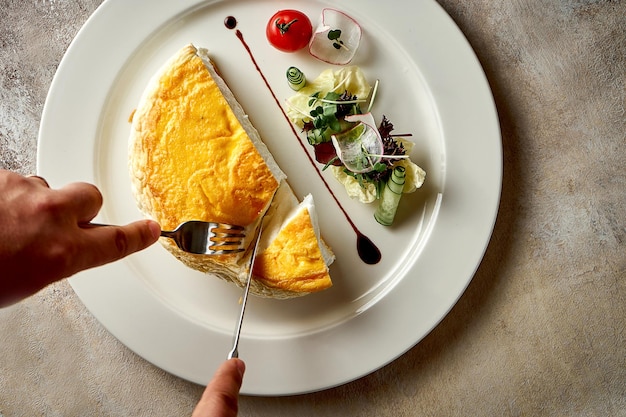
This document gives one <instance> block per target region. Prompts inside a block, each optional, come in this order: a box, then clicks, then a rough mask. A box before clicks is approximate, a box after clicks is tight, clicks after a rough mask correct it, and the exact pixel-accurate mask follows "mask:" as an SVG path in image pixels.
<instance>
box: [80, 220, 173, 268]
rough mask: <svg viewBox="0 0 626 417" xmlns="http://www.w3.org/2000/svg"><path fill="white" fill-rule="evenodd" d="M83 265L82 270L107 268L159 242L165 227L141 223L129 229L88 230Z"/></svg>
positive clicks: (131, 224) (130, 225) (126, 227)
mask: <svg viewBox="0 0 626 417" xmlns="http://www.w3.org/2000/svg"><path fill="white" fill-rule="evenodd" d="M83 230H84V238H85V242H84V248H86V249H85V250H84V252H83V254H82V256H81V260H83V264H82V265H78V266H77V268H78V270H82V269H87V268H91V267H95V266H100V265H104V264H107V263H110V262H114V261H117V260H119V259H122V258H124V257H126V256H128V255H130V254H132V253H135V252H138V251H140V250H142V249H145V248H147V247H148V246H150V245H152V244H153V243H155V242H156V241H157V240H158V238H159V235H160V232H161V228H160V226H159V224H158V223H157V222H154V221H152V220H141V221H137V222H134V223H130V224H128V225H126V226H103V227H88V228H84V229H83Z"/></svg>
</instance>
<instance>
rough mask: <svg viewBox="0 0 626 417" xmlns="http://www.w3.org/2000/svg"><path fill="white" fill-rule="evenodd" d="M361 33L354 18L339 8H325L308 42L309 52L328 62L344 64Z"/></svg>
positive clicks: (357, 45)
mask: <svg viewBox="0 0 626 417" xmlns="http://www.w3.org/2000/svg"><path fill="white" fill-rule="evenodd" d="M361 34H362V31H361V26H359V24H358V23H357V22H356V20H354V19H353V18H351V17H350V16H348V15H347V14H345V13H343V12H340V11H339V10H335V9H329V8H325V9H323V10H322V17H321V22H320V24H319V26H318V27H317V29H315V32H314V33H313V36H312V37H311V41H310V42H309V52H310V53H311V55H313V56H314V57H315V58H317V59H319V60H321V61H324V62H327V63H329V64H334V65H346V64H348V63H350V61H352V58H353V57H354V54H355V53H356V50H357V49H358V47H359V43H360V42H361Z"/></svg>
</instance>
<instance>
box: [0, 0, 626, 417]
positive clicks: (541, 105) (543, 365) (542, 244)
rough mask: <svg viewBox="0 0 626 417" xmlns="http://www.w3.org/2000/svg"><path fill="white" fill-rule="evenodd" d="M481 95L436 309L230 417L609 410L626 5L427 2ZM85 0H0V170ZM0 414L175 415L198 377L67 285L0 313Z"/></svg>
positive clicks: (625, 268) (29, 160)
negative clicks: (480, 138) (332, 369)
mask: <svg viewBox="0 0 626 417" xmlns="http://www.w3.org/2000/svg"><path fill="white" fill-rule="evenodd" d="M438 2H439V3H440V4H441V6H442V7H443V8H444V9H445V10H446V11H447V12H448V13H449V14H450V15H451V17H452V18H453V19H454V21H455V22H456V23H457V25H458V26H459V27H460V29H461V30H462V31H463V33H464V34H465V35H466V37H467V38H468V40H469V42H470V43H471V45H472V47H473V48H474V50H475V52H476V54H477V56H478V58H479V60H480V62H481V64H482V65H483V67H484V70H485V73H486V75H487V78H488V81H489V83H490V85H491V88H492V90H493V94H494V97H495V102H496V105H497V109H498V113H499V117H500V123H501V129H502V142H503V151H504V182H503V190H502V198H501V206H500V210H499V216H498V220H497V223H496V225H495V230H494V234H493V237H492V240H491V243H490V244H489V247H488V249H487V252H486V254H485V257H484V260H483V261H482V263H481V265H480V267H479V269H478V271H477V273H476V275H475V277H474V279H473V280H472V282H471V284H470V285H469V287H468V288H467V290H466V292H465V293H464V295H463V296H462V297H461V299H460V300H459V302H458V303H457V304H456V305H455V307H454V308H453V309H452V311H451V312H450V313H449V314H448V315H447V316H446V317H445V319H444V320H443V321H442V322H441V323H440V324H439V325H438V326H437V327H436V328H435V329H434V330H433V331H432V332H431V333H430V334H429V335H428V336H427V337H426V338H425V339H424V340H422V341H421V342H420V343H419V344H418V345H416V346H415V347H414V348H413V349H411V350H410V351H408V352H407V353H406V354H404V355H403V356H401V357H400V358H399V359H397V360H395V361H394V362H392V363H391V364H389V365H387V366H385V367H383V368H382V369H380V370H378V371H376V372H374V373H372V374H370V375H368V376H366V377H363V378H361V379H359V380H357V381H354V382H351V383H349V384H346V385H343V386H340V387H337V388H334V389H329V390H326V391H322V392H318V393H314V394H308V395H301V396H294V397H280V398H265V397H243V398H242V399H241V404H240V410H241V412H240V415H242V416H273V417H278V416H294V415H298V416H338V415H341V416H377V417H380V416H394V417H397V416H409V415H410V416H412V415H423V416H566V415H567V416H574V415H575V416H626V198H625V196H626V193H625V190H626V170H625V167H626V146H625V145H626V114H625V97H626V81H625V79H626V2H624V1H620V0H613V1H611V0H604V1H601V0H596V1H591V0H562V1H553V0H524V1H520V0H511V1H502V2H498V1H488V0H468V1H462V2H461V1H452V0H439V1H438ZM100 3H101V2H100V1H99V0H75V1H70V0H48V1H28V2H18V1H13V0H0V22H2V23H1V24H0V168H4V169H10V170H14V171H18V172H21V173H24V174H32V173H34V172H35V166H36V146H37V144H36V138H37V132H38V126H39V122H40V117H41V112H42V109H43V103H44V100H45V97H46V93H47V90H48V88H49V86H50V82H51V80H52V77H53V75H54V72H55V70H56V67H57V65H58V63H59V61H60V60H61V58H62V56H63V53H64V52H65V50H66V48H67V47H68V45H69V43H70V42H71V40H72V38H73V37H74V36H75V35H76V33H77V31H78V30H79V28H80V27H81V26H82V25H83V23H84V22H85V21H86V19H87V18H88V17H89V15H90V14H91V13H92V12H93V11H94V10H95V9H96V7H97V6H98V5H99V4H100ZM0 334H1V335H2V342H0V416H2V417H13V416H35V415H42V416H61V415H62V416H94V415H98V416H184V415H190V413H191V410H192V408H193V406H194V405H195V403H196V401H197V399H198V398H199V396H200V394H201V392H202V389H203V387H200V386H198V385H195V384H193V383H190V382H187V381H184V380H182V379H179V378H177V377H175V376H172V375H170V374H168V373H166V372H165V371H162V370H161V369H159V368H157V367H155V366H153V365H151V364H149V363H148V362H146V361H145V360H143V359H142V358H140V357H138V356H137V355H135V354H134V353H132V352H131V351H130V350H129V349H127V348H126V347H125V346H124V345H122V344H121V343H120V342H119V341H117V340H116V339H115V338H114V337H113V336H112V335H110V334H109V333H108V332H107V331H106V330H105V329H104V328H103V327H102V326H101V325H100V324H99V322H98V321H97V320H96V319H94V318H93V316H91V315H90V313H89V312H88V311H87V310H86V308H85V307H84V306H83V305H82V303H81V302H80V300H78V299H77V297H76V296H75V295H74V292H73V291H72V289H71V287H70V286H69V284H68V283H67V282H60V283H58V284H55V285H52V286H50V287H48V288H46V289H44V290H43V291H41V292H40V293H38V294H36V295H35V296H33V297H32V298H30V299H28V300H25V301H23V302H22V303H19V304H17V305H15V306H12V307H9V308H6V309H3V310H0Z"/></svg>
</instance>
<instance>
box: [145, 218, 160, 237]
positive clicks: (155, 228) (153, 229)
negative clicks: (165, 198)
mask: <svg viewBox="0 0 626 417" xmlns="http://www.w3.org/2000/svg"><path fill="white" fill-rule="evenodd" d="M148 226H149V227H150V233H151V234H152V238H153V239H154V240H157V239H158V238H159V236H161V226H160V225H159V224H158V223H157V222H155V221H153V220H148Z"/></svg>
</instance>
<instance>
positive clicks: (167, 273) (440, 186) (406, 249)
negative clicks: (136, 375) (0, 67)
mask: <svg viewBox="0 0 626 417" xmlns="http://www.w3.org/2000/svg"><path fill="white" fill-rule="evenodd" d="M331 3H332V7H335V8H339V9H341V10H343V11H345V12H347V13H348V14H349V15H351V16H352V17H354V18H355V19H356V20H357V21H358V22H360V23H361V24H362V27H363V30H364V36H363V39H362V43H361V47H360V49H359V51H358V53H357V56H356V58H355V60H354V61H353V64H355V65H359V66H360V67H361V68H362V69H363V70H364V72H365V73H366V74H367V75H368V77H369V78H370V79H371V80H372V81H373V80H374V79H376V78H379V79H380V80H381V85H380V90H379V92H380V94H379V95H378V98H377V101H376V105H375V108H374V113H375V116H377V117H378V118H380V117H381V115H382V114H383V113H384V114H385V115H387V116H388V117H389V118H390V120H391V121H392V122H393V123H394V125H395V127H396V129H395V132H397V133H405V132H411V133H412V134H413V140H414V141H415V142H416V147H415V149H414V151H413V155H412V156H413V160H414V161H416V163H418V164H419V165H421V166H422V167H423V168H424V169H425V170H426V171H427V173H428V177H427V180H426V184H425V186H424V187H423V188H422V189H421V190H419V191H418V192H416V193H414V194H411V195H407V196H406V197H405V198H403V200H402V203H401V207H400V210H399V213H398V216H397V222H396V224H395V225H394V226H393V227H390V228H385V227H382V226H380V225H378V223H376V222H375V221H374V219H373V217H372V210H373V209H372V208H371V207H369V206H365V205H362V204H359V203H357V202H354V201H351V200H350V199H349V198H348V197H347V196H346V195H345V193H344V192H343V190H342V189H341V188H340V186H338V184H337V183H336V182H335V181H334V180H333V179H332V178H330V177H329V173H324V174H323V175H324V177H325V178H327V180H328V182H329V184H330V185H331V187H332V188H333V190H334V191H335V193H336V194H337V195H338V196H339V199H340V200H341V204H342V205H343V206H344V207H345V209H346V210H347V211H348V213H349V214H350V216H351V217H352V219H353V220H354V222H355V223H356V225H357V227H358V228H359V229H360V230H361V231H362V232H363V233H364V234H366V235H367V236H369V237H370V238H371V239H372V240H373V241H374V242H375V243H376V244H377V245H378V247H379V248H380V249H381V251H382V261H381V262H380V263H378V264H376V265H366V264H365V263H363V262H362V261H360V260H359V258H358V256H357V253H356V246H355V242H356V235H355V233H354V232H353V231H352V229H351V227H350V226H349V224H348V222H347V221H346V219H345V218H344V217H343V215H342V214H341V212H340V210H339V208H338V206H337V204H335V202H334V201H333V200H332V199H331V197H330V196H329V193H328V192H327V191H326V190H325V189H324V186H323V184H322V182H321V180H320V178H319V177H318V176H317V174H316V173H315V170H316V169H318V168H317V167H316V168H314V167H313V166H312V165H311V164H309V162H307V159H306V157H305V155H304V154H303V152H302V150H301V148H300V147H299V145H298V144H297V142H296V140H295V138H294V135H293V133H292V132H291V130H290V127H289V125H288V124H287V122H286V120H285V119H284V118H283V116H282V115H281V114H280V111H279V109H278V107H277V105H276V103H275V102H274V101H273V99H272V97H271V95H270V93H269V92H268V90H267V89H266V87H265V85H264V83H263V80H262V79H261V77H260V76H259V74H258V73H257V71H256V69H255V68H254V65H253V64H252V62H251V60H250V58H249V56H248V53H247V52H246V50H245V49H244V47H243V45H242V44H241V42H240V41H239V39H238V38H237V37H236V35H235V31H233V30H229V29H227V28H226V27H225V26H224V23H223V22H224V19H225V18H226V17H227V16H229V15H232V16H234V17H236V18H237V20H238V22H239V23H238V26H237V28H238V29H239V30H241V32H242V33H243V36H244V38H245V40H246V41H247V43H248V44H249V46H250V49H251V51H252V53H253V54H254V56H255V57H256V60H257V63H258V65H259V67H260V68H261V70H262V71H263V73H264V74H265V76H266V77H267V79H268V82H269V84H270V85H271V86H272V88H273V89H274V91H275V93H276V95H277V97H278V98H279V100H281V101H282V100H284V99H285V98H287V97H288V96H289V95H291V90H289V88H288V86H287V83H286V81H285V78H284V73H285V70H286V69H287V68H288V67H289V66H290V65H296V66H298V67H299V68H301V69H302V70H303V71H304V72H305V73H306V74H307V75H308V76H310V77H312V76H315V75H317V73H319V72H320V71H321V70H322V69H325V68H328V65H327V64H323V63H321V62H319V61H316V60H314V59H313V58H311V57H310V56H309V55H308V54H307V53H306V51H302V52H299V53H296V54H285V53H281V52H278V51H276V50H274V49H273V48H271V47H270V46H269V45H268V44H267V42H266V40H265V36H264V26H265V22H266V20H267V19H269V17H270V16H271V15H272V14H273V13H274V12H275V11H276V10H278V9H280V8H286V7H289V8H296V9H300V10H302V11H304V12H306V13H307V14H308V15H309V16H310V17H311V19H312V21H313V22H314V24H315V22H317V19H318V16H319V14H320V12H321V10H322V8H323V7H329V6H330V5H331ZM189 42H193V43H194V44H196V45H197V46H202V47H207V48H208V49H209V50H210V51H211V53H212V55H213V57H214V58H215V61H216V62H217V64H218V66H219V67H220V70H221V72H222V73H223V75H224V77H225V79H226V81H227V82H228V83H229V84H230V86H231V88H232V89H233V91H234V93H235V95H236V96H237V97H238V98H239V100H240V102H241V103H242V105H243V107H244V109H246V111H247V112H248V113H249V114H250V117H251V119H252V121H253V123H255V125H256V126H257V128H258V129H259V131H260V132H261V135H262V136H263V137H264V138H265V141H266V143H267V145H268V146H269V148H270V150H271V151H272V153H273V154H274V156H275V157H276V159H277V161H278V163H279V164H280V165H281V167H283V169H284V170H285V171H286V173H287V175H288V176H289V181H290V183H291V184H292V186H293V187H294V189H295V191H296V193H297V194H298V195H299V196H300V197H302V196H304V195H305V194H307V193H309V192H311V193H313V195H314V198H315V201H316V205H317V207H318V212H319V217H320V224H321V228H322V233H323V234H324V236H325V238H326V240H327V241H328V242H329V243H330V245H331V246H332V247H333V248H334V250H335V252H336V254H337V261H336V263H335V264H334V265H333V266H332V275H333V280H334V284H335V285H334V286H333V288H331V289H330V290H327V291H325V292H322V293H319V294H313V295H309V296H307V297H304V298H300V299H295V300H288V301H277V300H266V299H259V298H254V297H252V298H251V300H250V303H249V305H248V309H247V314H246V318H245V321H244V326H243V332H242V340H241V343H240V353H241V357H242V358H243V359H245V361H246V362H247V365H248V371H247V373H246V378H245V381H244V385H243V388H242V393H244V394H253V395H288V394H296V393H304V392H311V391H316V390H321V389H325V388H328V387H332V386H336V385H339V384H342V383H345V382H348V381H351V380H353V379H356V378H359V377H361V376H363V375H365V374H368V373H370V372H372V371H374V370H376V369H378V368H379V367H381V366H383V365H385V364H386V363H388V362H390V361H392V360H393V359H395V358H396V357H398V356H399V355H401V354H402V353H404V352H405V351H406V350H408V349H409V348H411V347H412V346H413V345H415V344H416V343H417V342H419V341H420V340H421V339H422V338H423V337H424V336H425V335H426V334H427V333H428V332H429V331H430V330H431V329H432V328H433V327H434V326H435V325H437V323H438V322H439V321H440V320H441V319H442V318H443V317H444V316H445V315H446V313H447V312H448V311H449V310H450V308H451V307H452V306H453V305H454V304H455V302H456V301H457V299H458V298H459V297H460V296H461V294H462V293H463V291H464V289H465V288H466V286H467V285H468V283H469V281H470V280H471V278H472V276H473V274H474V272H475V270H476V268H477V266H478V264H479V263H480V260H481V258H482V256H483V253H484V250H485V248H486V245H487V243H488V241H489V238H490V235H491V231H492V227H493V224H494V221H495V217H496V212H497V207H498V203H499V196H500V186H501V174H502V168H501V143H500V134H499V125H498V119H497V115H496V111H495V108H494V104H493V100H492V96H491V93H490V90H489V87H488V84H487V82H486V79H485V77H484V74H483V72H482V70H481V67H480V65H479V63H478V61H477V59H476V57H475V55H474V54H473V51H472V50H471V48H470V46H469V45H468V43H467V42H466V40H465V38H464V37H463V36H462V34H461V33H460V31H459V30H458V29H457V27H456V26H455V25H454V23H453V22H452V20H451V19H450V18H449V17H448V16H447V15H446V14H445V12H444V11H443V10H442V9H441V8H440V7H439V6H438V4H437V3H435V2H434V1H432V0H422V1H413V2H404V1H401V0H394V1H392V2H391V3H389V2H386V3H380V2H378V1H373V0H371V1H359V2H358V3H355V2H351V1H348V0H343V1H337V0H333V1H332V2H324V1H319V0H317V1H310V0H307V1H304V0H301V1H290V2H289V3H287V2H277V1H275V0H241V1H219V0H214V1H199V0H179V1H176V2H165V1H164V2H153V1H150V0H137V1H133V2H127V1H123V0H108V1H106V2H104V3H103V4H102V6H101V7H100V8H99V9H98V10H97V11H96V12H95V13H94V15H93V16H92V17H91V18H90V19H89V20H88V21H87V23H86V24H85V26H84V27H83V28H82V30H81V31H80V32H79V34H78V35H77V37H76V39H75V40H74V42H73V43H72V44H71V46H70V48H69V49H68V51H67V53H66V55H65V57H64V58H63V60H62V62H61V64H60V66H59V69H58V71H57V74H56V76H55V78H54V81H53V83H52V86H51V88H50V92H49V95H48V98H47V101H46V105H45V109H44V113H43V118H42V124H41V131H40V137H39V155H38V163H39V166H38V169H39V173H40V175H43V176H44V177H46V178H47V179H48V181H49V182H50V183H51V184H52V186H56V187H58V186H62V185H64V184H66V183H68V182H72V181H89V182H93V183H95V184H97V185H98V186H99V187H100V189H101V190H102V192H103V195H104V199H105V201H104V206H103V209H102V212H101V214H100V216H99V218H98V220H100V221H105V222H110V223H118V224H119V223H126V222H130V221H132V220H136V219H138V218H140V217H141V215H140V213H139V211H138V210H137V208H136V206H135V202H134V199H133V197H132V195H131V192H130V185H129V179H128V173H127V164H126V160H127V137H128V133H129V124H128V118H129V115H130V114H131V111H132V110H133V109H134V106H135V105H136V103H137V101H138V98H139V95H140V93H141V91H142V90H143V88H144V86H145V85H146V83H147V81H148V78H149V77H150V76H151V75H152V74H153V73H154V72H155V71H156V69H157V68H158V67H159V66H161V65H162V64H163V62H164V61H165V60H166V59H167V58H169V57H170V56H171V55H172V54H173V53H174V52H176V51H177V50H178V49H179V48H181V47H182V46H184V45H185V44H187V43H189ZM71 284H72V286H73V288H74V289H75V291H76V293H77V294H78V296H79V297H80V298H81V300H82V301H83V302H84V303H85V305H86V306H87V307H88V308H89V310H90V311H91V312H92V313H93V314H94V315H95V317H97V318H98V320H99V321H101V322H102V324H103V325H104V326H106V328H107V329H109V330H110V332H111V333H112V334H114V335H115V336H116V337H117V338H118V339H119V340H121V341H122V342H123V343H124V344H126V345H127V346H128V347H129V348H131V349H132V350H133V351H135V352H137V354H139V355H141V356H142V357H144V358H145V359H147V360H148V361H150V362H152V363H154V364H156V365H157V366H159V367H161V368H163V369H165V370H167V371H169V372H171V373H173V374H175V375H178V376H180V377H182V378H185V379H188V380H190V381H194V382H197V383H199V384H205V383H206V382H207V381H208V380H209V379H210V377H211V376H212V374H213V371H214V370H215V368H216V367H217V366H218V365H219V364H220V363H221V362H222V361H223V360H224V359H225V357H226V354H227V352H228V350H229V349H230V345H231V341H232V332H233V330H234V327H235V322H236V320H237V316H238V310H239V304H238V300H239V297H240V294H241V292H240V290H238V289H237V288H235V287H234V286H233V285H229V284H226V283H224V282H222V281H220V280H218V279H215V278H213V277H207V276H203V275H202V274H200V273H198V272H196V271H193V270H191V269H188V268H186V267H185V266H183V265H182V264H180V263H179V262H177V261H176V260H175V259H173V258H172V257H171V256H170V255H169V254H168V253H167V252H166V251H165V250H164V249H163V248H162V247H160V245H155V246H153V247H151V248H149V249H148V250H146V251H144V252H142V253H139V254H136V255H133V256H131V257H129V258H127V259H125V260H124V261H121V262H117V263H115V264H111V265H108V266H105V267H102V268H97V269H93V270H90V271H86V272H84V273H81V274H79V275H77V276H76V277H74V278H72V279H71Z"/></svg>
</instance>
